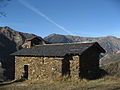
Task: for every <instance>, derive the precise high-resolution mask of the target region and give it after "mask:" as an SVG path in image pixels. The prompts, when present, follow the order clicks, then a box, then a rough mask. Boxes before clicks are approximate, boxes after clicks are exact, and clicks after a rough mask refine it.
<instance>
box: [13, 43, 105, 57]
mask: <svg viewBox="0 0 120 90" xmlns="http://www.w3.org/2000/svg"><path fill="white" fill-rule="evenodd" d="M93 45H95V47H97V48H98V50H99V51H100V52H101V53H105V50H104V49H103V48H102V47H101V46H100V45H99V44H98V43H97V42H92V43H68V44H67V43H66V44H65V43H64V44H46V45H39V46H34V47H32V48H24V49H21V50H19V51H17V52H15V53H13V54H11V55H14V56H53V57H57V56H65V55H66V54H79V55H80V54H82V52H84V51H85V50H87V49H88V48H90V47H91V46H93Z"/></svg>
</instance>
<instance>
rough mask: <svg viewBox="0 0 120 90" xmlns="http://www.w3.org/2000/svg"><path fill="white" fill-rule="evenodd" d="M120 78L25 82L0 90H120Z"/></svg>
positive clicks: (3, 87)
mask: <svg viewBox="0 0 120 90" xmlns="http://www.w3.org/2000/svg"><path fill="white" fill-rule="evenodd" d="M119 82H120V78H116V77H111V76H106V77H104V78H102V79H98V80H91V81H87V80H67V81H49V82H45V81H24V82H19V83H13V84H10V85H5V86H1V87H0V90H88V89H89V90H120V83H119Z"/></svg>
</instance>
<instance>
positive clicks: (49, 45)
mask: <svg viewBox="0 0 120 90" xmlns="http://www.w3.org/2000/svg"><path fill="white" fill-rule="evenodd" d="M94 43H97V42H74V43H54V44H43V45H36V46H54V45H70V44H71V45H73V44H94Z"/></svg>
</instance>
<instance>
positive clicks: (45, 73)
mask: <svg viewBox="0 0 120 90" xmlns="http://www.w3.org/2000/svg"><path fill="white" fill-rule="evenodd" d="M24 65H28V79H46V78H55V77H59V76H61V74H62V71H61V70H62V69H61V68H62V67H61V65H62V62H61V60H60V59H59V58H57V59H55V58H48V57H16V60H15V79H21V77H22V76H23V73H24Z"/></svg>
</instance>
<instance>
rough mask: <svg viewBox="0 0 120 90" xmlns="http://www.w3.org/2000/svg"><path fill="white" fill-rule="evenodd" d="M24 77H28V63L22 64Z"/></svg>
mask: <svg viewBox="0 0 120 90" xmlns="http://www.w3.org/2000/svg"><path fill="white" fill-rule="evenodd" d="M23 76H24V78H25V79H28V65H24V75H23Z"/></svg>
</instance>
